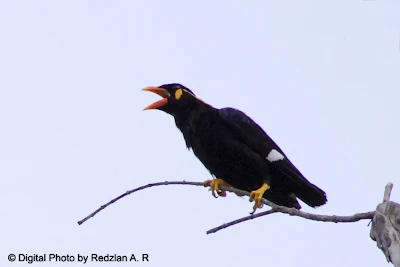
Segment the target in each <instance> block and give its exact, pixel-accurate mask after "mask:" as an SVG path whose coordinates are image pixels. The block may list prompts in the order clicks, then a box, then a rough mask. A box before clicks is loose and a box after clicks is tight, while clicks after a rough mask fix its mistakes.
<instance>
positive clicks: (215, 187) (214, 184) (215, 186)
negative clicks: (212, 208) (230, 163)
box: [203, 178, 231, 197]
mask: <svg viewBox="0 0 400 267" xmlns="http://www.w3.org/2000/svg"><path fill="white" fill-rule="evenodd" d="M203 185H204V186H209V187H210V188H211V193H212V195H213V196H214V197H217V196H216V195H215V192H217V194H218V195H219V196H220V197H226V191H225V190H221V189H219V186H221V185H223V186H229V187H231V185H230V184H228V183H227V182H225V181H224V180H222V179H219V178H217V179H213V180H207V181H204V183H203Z"/></svg>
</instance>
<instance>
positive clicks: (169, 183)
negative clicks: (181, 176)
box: [78, 181, 203, 225]
mask: <svg viewBox="0 0 400 267" xmlns="http://www.w3.org/2000/svg"><path fill="white" fill-rule="evenodd" d="M174 184H175V185H177V184H179V185H194V186H203V183H199V182H186V181H165V182H158V183H151V184H148V185H144V186H140V187H138V188H135V189H132V190H129V191H126V192H125V193H124V194H122V195H120V196H118V197H116V198H114V199H112V200H111V201H109V202H107V203H106V204H104V205H103V206H101V207H100V208H98V209H97V210H95V211H94V212H92V213H91V214H89V215H88V216H86V217H85V218H84V219H82V220H80V221H79V222H78V224H79V225H81V224H82V223H84V222H86V221H87V220H89V219H90V218H92V217H93V216H94V215H96V214H97V213H99V212H100V211H102V210H104V209H105V208H107V207H108V206H110V205H111V204H113V203H114V202H116V201H118V200H120V199H121V198H123V197H125V196H127V195H130V194H132V193H135V192H137V191H140V190H144V189H146V188H150V187H153V186H160V185H174Z"/></svg>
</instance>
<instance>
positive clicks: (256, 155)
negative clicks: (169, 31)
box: [143, 83, 327, 212]
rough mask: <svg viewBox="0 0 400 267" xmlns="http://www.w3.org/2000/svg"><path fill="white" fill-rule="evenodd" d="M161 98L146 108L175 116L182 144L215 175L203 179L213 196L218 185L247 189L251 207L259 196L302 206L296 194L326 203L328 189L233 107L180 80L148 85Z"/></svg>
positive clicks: (313, 203) (310, 202) (314, 202)
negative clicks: (213, 100) (209, 98)
mask: <svg viewBox="0 0 400 267" xmlns="http://www.w3.org/2000/svg"><path fill="white" fill-rule="evenodd" d="M143 90H144V91H149V92H153V93H156V94H158V95H160V96H161V97H162V99H161V100H159V101H157V102H155V103H153V104H151V105H149V106H147V107H146V108H145V109H144V110H149V109H157V110H161V111H164V112H166V113H168V114H170V115H172V116H173V117H174V118H175V124H176V126H177V127H178V129H179V130H180V131H181V132H182V134H183V137H184V139H185V142H186V146H187V147H188V148H189V149H190V148H191V149H192V150H193V152H194V154H195V155H196V156H197V158H198V159H199V160H200V161H201V162H202V163H203V164H204V166H205V167H206V168H207V169H208V170H209V171H210V173H211V174H212V175H213V176H214V177H216V178H215V179H213V180H207V181H205V182H204V185H205V186H210V188H211V191H212V194H213V196H216V195H215V192H217V193H218V194H219V195H220V196H225V195H226V192H224V191H223V190H220V189H219V186H221V185H224V186H232V187H234V188H238V189H242V190H246V191H248V192H251V194H250V198H249V200H250V201H255V204H254V206H253V212H254V211H255V210H256V209H257V208H260V207H261V206H262V198H265V199H267V200H269V201H272V202H273V203H275V204H277V205H281V206H286V207H293V208H296V209H301V206H300V204H299V202H298V201H297V198H299V199H301V200H302V201H303V202H305V203H306V204H307V205H309V206H311V207H317V206H321V205H324V204H325V203H326V202H327V198H326V194H325V192H324V191H322V190H321V189H319V188H318V187H317V186H315V185H313V184H312V183H310V182H309V181H308V180H307V179H306V178H305V177H304V176H303V175H302V174H301V173H300V171H299V170H298V169H297V168H296V167H295V166H294V165H293V164H292V162H290V160H289V159H288V157H287V156H286V155H285V154H284V153H283V151H282V150H281V149H280V148H279V147H278V145H277V144H275V142H274V141H273V140H272V139H271V138H270V137H269V136H268V135H267V134H266V133H265V132H264V130H263V129H262V128H261V127H260V126H259V125H258V124H256V123H255V122H254V121H253V120H252V119H251V118H249V117H248V116H247V115H246V114H244V113H243V112H241V111H239V110H237V109H234V108H222V109H217V108H214V107H212V106H210V105H208V104H206V103H205V102H203V101H202V100H200V99H199V98H197V97H196V96H195V94H194V93H193V92H192V91H191V90H190V89H189V88H187V87H185V86H183V85H181V84H178V83H172V84H164V85H161V86H158V87H156V86H150V87H146V88H144V89H143Z"/></svg>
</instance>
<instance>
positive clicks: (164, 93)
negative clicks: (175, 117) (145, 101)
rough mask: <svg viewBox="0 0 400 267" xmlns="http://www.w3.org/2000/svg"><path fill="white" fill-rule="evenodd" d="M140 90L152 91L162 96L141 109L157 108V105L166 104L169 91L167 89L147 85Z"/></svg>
mask: <svg viewBox="0 0 400 267" xmlns="http://www.w3.org/2000/svg"><path fill="white" fill-rule="evenodd" d="M142 91H148V92H152V93H155V94H157V95H159V96H161V97H162V98H163V99H161V100H159V101H157V102H154V103H153V104H151V105H148V106H147V107H145V108H144V109H143V110H149V109H158V108H159V107H162V106H165V105H167V104H168V97H170V93H169V92H168V91H167V90H165V89H163V88H159V87H156V86H149V87H146V88H143V89H142Z"/></svg>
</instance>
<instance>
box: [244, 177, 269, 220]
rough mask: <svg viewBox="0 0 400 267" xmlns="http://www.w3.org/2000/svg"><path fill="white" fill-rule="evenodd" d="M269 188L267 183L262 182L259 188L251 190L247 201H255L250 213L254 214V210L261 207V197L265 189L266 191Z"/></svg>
mask: <svg viewBox="0 0 400 267" xmlns="http://www.w3.org/2000/svg"><path fill="white" fill-rule="evenodd" d="M269 188H270V186H269V185H268V184H266V183H264V184H263V185H262V186H261V187H260V188H259V189H257V190H254V191H251V193H250V197H249V201H250V202H253V201H255V203H254V206H253V212H251V213H250V214H254V212H255V211H256V210H257V209H260V208H262V207H263V203H262V198H263V195H264V193H265V191H267V190H268V189H269Z"/></svg>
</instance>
